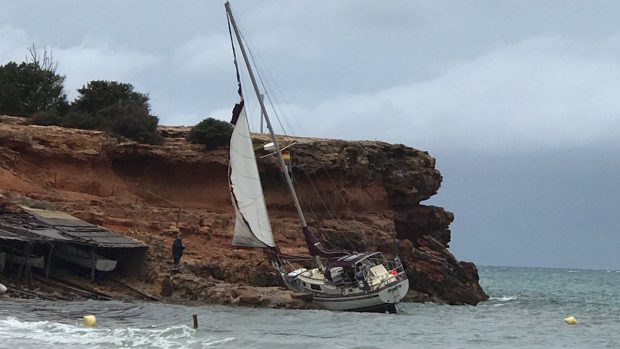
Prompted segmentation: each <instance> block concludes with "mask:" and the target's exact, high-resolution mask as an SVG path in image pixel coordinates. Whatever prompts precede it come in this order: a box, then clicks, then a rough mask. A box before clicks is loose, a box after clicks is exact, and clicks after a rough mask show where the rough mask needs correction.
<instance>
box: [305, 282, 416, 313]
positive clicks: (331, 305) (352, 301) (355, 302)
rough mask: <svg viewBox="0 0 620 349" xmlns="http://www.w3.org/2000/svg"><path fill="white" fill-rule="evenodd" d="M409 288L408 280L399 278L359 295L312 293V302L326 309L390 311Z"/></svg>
mask: <svg viewBox="0 0 620 349" xmlns="http://www.w3.org/2000/svg"><path fill="white" fill-rule="evenodd" d="M408 290H409V280H406V279H405V280H401V281H398V282H395V283H393V284H390V285H388V286H386V287H383V288H380V289H378V290H375V291H372V292H368V293H366V294H360V295H346V296H332V295H322V294H319V293H315V294H314V298H313V300H314V302H315V303H317V304H318V305H320V306H321V307H323V308H325V309H327V310H336V311H368V312H386V311H390V312H392V309H395V305H396V304H398V303H400V301H401V300H402V299H403V298H404V297H405V295H406V294H407V291H408Z"/></svg>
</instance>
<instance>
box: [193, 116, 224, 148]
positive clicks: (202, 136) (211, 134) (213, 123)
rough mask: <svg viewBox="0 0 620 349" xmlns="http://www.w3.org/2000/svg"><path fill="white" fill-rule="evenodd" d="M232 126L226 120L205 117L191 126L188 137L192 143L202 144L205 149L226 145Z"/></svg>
mask: <svg viewBox="0 0 620 349" xmlns="http://www.w3.org/2000/svg"><path fill="white" fill-rule="evenodd" d="M232 131H233V127H232V125H231V124H230V123H228V122H226V121H221V120H217V119H214V118H207V119H204V120H202V121H201V122H199V123H198V124H197V125H196V126H194V127H192V129H191V131H190V132H189V136H188V139H189V140H190V141H191V142H192V143H197V144H204V146H205V147H206V148H207V149H215V148H217V147H219V146H222V145H228V143H229V142H230V136H231V135H232Z"/></svg>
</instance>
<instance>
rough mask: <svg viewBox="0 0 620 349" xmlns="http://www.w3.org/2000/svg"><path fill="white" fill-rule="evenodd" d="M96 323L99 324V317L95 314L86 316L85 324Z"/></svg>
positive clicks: (93, 324) (92, 324) (90, 325)
mask: <svg viewBox="0 0 620 349" xmlns="http://www.w3.org/2000/svg"><path fill="white" fill-rule="evenodd" d="M96 325H97V318H96V317H95V315H85V316H84V326H86V327H95V326H96Z"/></svg>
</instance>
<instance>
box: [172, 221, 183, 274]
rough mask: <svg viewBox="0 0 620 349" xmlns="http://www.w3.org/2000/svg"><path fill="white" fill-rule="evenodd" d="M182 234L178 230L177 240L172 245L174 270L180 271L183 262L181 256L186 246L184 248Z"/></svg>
mask: <svg viewBox="0 0 620 349" xmlns="http://www.w3.org/2000/svg"><path fill="white" fill-rule="evenodd" d="M181 237H182V236H181V232H180V231H178V228H177V238H176V239H175V240H174V242H173V243H172V257H173V258H174V269H179V263H180V262H181V256H183V251H184V250H185V246H183V240H181Z"/></svg>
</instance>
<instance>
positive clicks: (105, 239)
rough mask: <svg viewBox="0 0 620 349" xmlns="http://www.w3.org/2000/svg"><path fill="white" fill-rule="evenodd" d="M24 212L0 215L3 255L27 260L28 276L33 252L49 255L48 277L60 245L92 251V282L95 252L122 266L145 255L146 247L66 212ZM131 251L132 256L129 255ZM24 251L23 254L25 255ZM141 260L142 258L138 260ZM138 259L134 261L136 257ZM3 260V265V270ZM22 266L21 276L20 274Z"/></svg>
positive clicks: (1, 259) (24, 207) (25, 209)
mask: <svg viewBox="0 0 620 349" xmlns="http://www.w3.org/2000/svg"><path fill="white" fill-rule="evenodd" d="M20 207H21V210H20V211H21V212H17V213H7V212H2V213H0V253H2V250H5V251H13V252H15V251H17V252H21V253H23V256H24V257H25V259H26V262H25V263H23V264H24V265H25V270H26V271H25V276H26V277H27V278H28V277H29V275H31V270H30V268H31V266H30V263H29V261H28V258H29V256H30V255H31V253H32V252H33V250H35V249H37V250H38V251H39V252H43V251H45V252H47V253H46V254H47V255H46V258H45V276H46V278H47V277H48V276H49V272H50V264H51V263H50V262H51V260H52V258H53V255H54V249H55V247H57V246H59V245H65V246H76V247H79V248H81V249H87V250H90V253H91V260H92V264H91V268H90V269H91V280H94V278H95V255H96V254H95V252H100V253H105V254H106V255H107V256H110V257H114V258H116V259H119V263H120V264H123V262H127V264H132V265H135V262H136V261H135V260H133V261H132V256H143V255H144V252H145V251H146V248H147V246H146V245H145V244H144V243H142V242H140V241H138V240H135V239H132V238H129V237H127V236H124V235H120V234H117V233H114V232H112V231H110V230H108V229H106V228H103V227H101V226H98V225H94V224H91V223H88V222H85V221H83V220H81V219H78V218H76V217H73V216H71V215H70V214H68V213H66V212H61V211H50V210H43V209H37V208H30V207H26V206H20ZM128 249H131V250H133V251H132V252H133V253H128V252H129V251H128ZM22 251H23V252H22ZM139 258H141V257H139ZM134 259H135V258H134ZM3 262H4V260H3V257H2V256H0V263H2V265H1V266H2V267H4V263H3ZM21 271H22V266H20V268H19V272H18V275H20V274H21Z"/></svg>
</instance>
